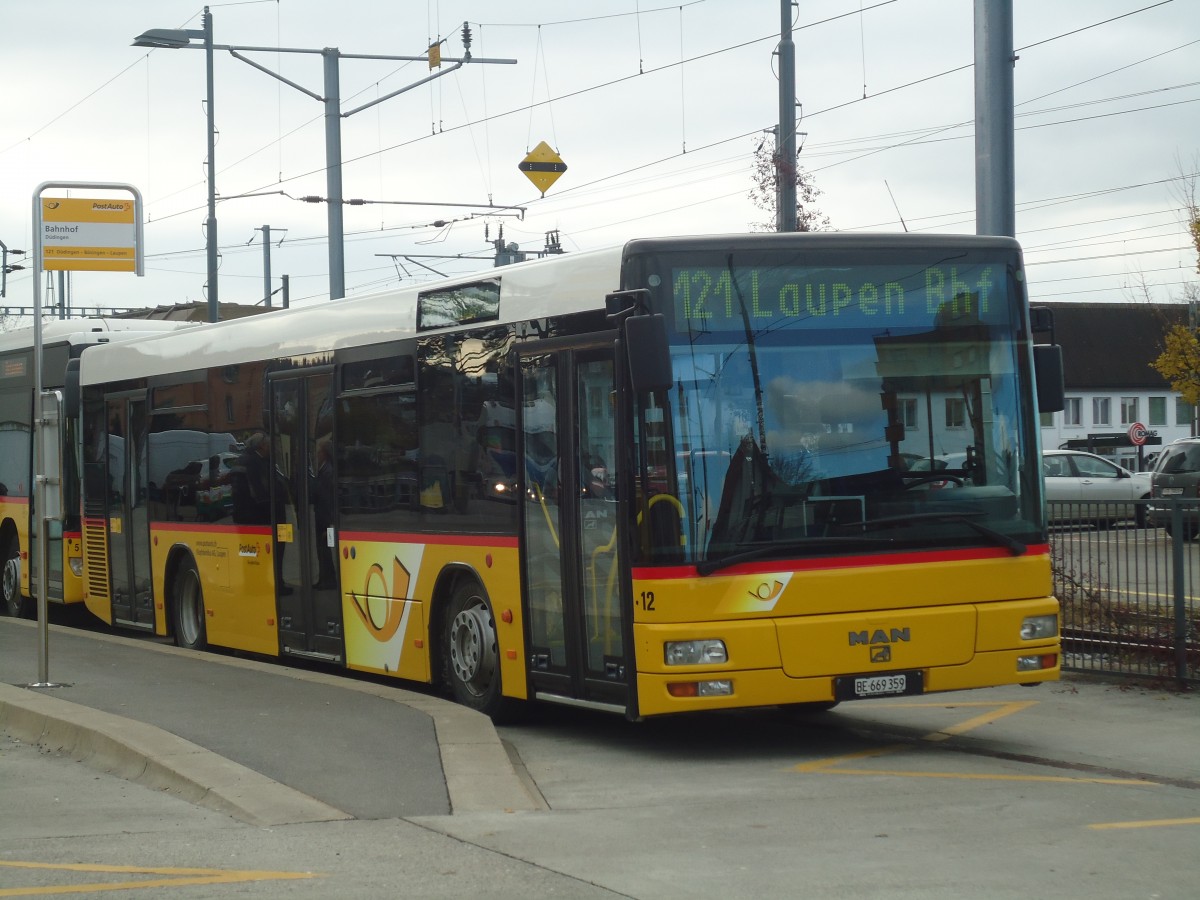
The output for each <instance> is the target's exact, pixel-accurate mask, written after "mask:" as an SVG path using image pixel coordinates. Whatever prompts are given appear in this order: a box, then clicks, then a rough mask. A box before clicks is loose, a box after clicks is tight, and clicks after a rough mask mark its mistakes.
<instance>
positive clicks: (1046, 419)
mask: <svg viewBox="0 0 1200 900" xmlns="http://www.w3.org/2000/svg"><path fill="white" fill-rule="evenodd" d="M1038 421H1039V422H1040V423H1041V426H1042V427H1043V428H1053V427H1054V413H1052V412H1044V413H1038Z"/></svg>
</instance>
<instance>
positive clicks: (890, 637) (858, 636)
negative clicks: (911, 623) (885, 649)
mask: <svg viewBox="0 0 1200 900" xmlns="http://www.w3.org/2000/svg"><path fill="white" fill-rule="evenodd" d="M911 640H912V635H911V634H910V632H909V630H908V628H893V629H891V631H890V632H889V631H884V630H883V629H882V628H876V629H875V630H874V631H873V632H866V631H851V632H850V646H851V647H856V646H858V645H859V644H868V645H875V644H899V643H908V642H909V641H911Z"/></svg>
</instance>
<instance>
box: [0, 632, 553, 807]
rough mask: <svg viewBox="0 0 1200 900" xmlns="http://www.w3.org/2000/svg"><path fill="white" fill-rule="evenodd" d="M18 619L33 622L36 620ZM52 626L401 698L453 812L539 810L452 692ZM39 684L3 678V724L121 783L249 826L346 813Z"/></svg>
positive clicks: (477, 719) (485, 725) (489, 730)
mask: <svg viewBox="0 0 1200 900" xmlns="http://www.w3.org/2000/svg"><path fill="white" fill-rule="evenodd" d="M10 621H11V620H10ZM20 624H22V625H27V626H28V627H31V628H36V623H34V622H28V623H26V622H22V623H20ZM50 630H51V632H52V633H53V632H54V631H56V630H60V631H63V632H64V633H70V634H72V635H74V636H77V637H85V638H89V639H92V640H98V641H111V642H115V643H122V644H125V645H129V646H135V647H137V648H138V649H139V650H145V651H149V652H156V653H172V654H180V655H184V656H190V657H191V658H193V659H199V660H203V661H204V662H206V663H214V664H218V665H224V666H232V667H236V668H245V669H252V670H256V671H260V672H266V673H270V674H273V675H279V676H283V677H286V678H293V679H295V680H297V681H308V682H312V683H317V684H323V685H330V686H333V687H338V688H342V689H344V690H354V691H360V692H362V693H368V694H372V695H374V696H377V697H380V698H383V699H386V700H392V701H394V702H396V703H402V704H404V705H406V706H409V707H411V708H413V709H415V710H417V711H419V712H421V713H423V714H425V715H427V716H429V717H430V718H431V719H432V720H433V723H434V729H435V734H436V736H437V741H438V751H439V753H440V756H441V762H442V773H443V776H444V777H445V779H446V790H447V793H448V795H449V798H450V809H451V811H452V812H453V813H460V812H500V811H517V810H523V811H529V810H540V809H544V808H545V807H544V805H543V804H542V803H541V802H539V800H537V799H535V798H534V797H533V796H531V794H530V792H529V791H528V790H527V789H526V787H525V784H524V782H523V781H522V779H521V777H520V775H519V774H518V773H517V771H516V769H515V768H514V767H513V764H512V761H511V760H510V758H509V756H508V753H507V751H506V750H505V749H504V746H503V744H502V743H501V742H500V738H499V736H498V735H497V734H496V729H495V727H494V726H493V725H492V721H491V719H489V718H488V717H487V716H485V715H483V714H482V713H478V712H475V711H474V710H471V709H467V708H466V707H464V706H460V705H459V704H457V703H452V702H450V701H449V700H442V699H440V698H438V697H432V696H425V695H423V694H418V693H414V692H412V691H407V690H405V689H403V688H401V687H393V686H391V685H379V684H372V683H369V682H360V681H355V680H353V679H351V678H346V677H341V676H337V675H326V674H324V673H319V672H308V671H304V670H299V669H292V668H289V667H288V666H287V665H286V664H285V663H267V662H259V661H257V660H248V659H237V658H233V657H224V656H219V655H217V654H212V653H203V652H197V651H193V650H184V649H181V648H179V647H174V646H170V645H165V644H157V643H150V642H148V641H145V640H135V639H131V638H125V637H121V636H118V635H109V634H97V633H93V632H87V631H79V630H76V629H67V628H63V627H62V626H54V625H51V626H50ZM40 690H51V689H26V688H19V687H13V686H11V685H6V684H0V730H5V731H7V732H9V733H10V734H11V735H13V736H14V737H16V738H19V739H21V740H23V741H26V742H28V743H34V744H37V745H38V746H39V747H42V748H44V749H47V750H52V751H58V752H62V753H65V754H67V755H69V756H71V757H72V758H73V759H76V760H78V761H80V762H83V763H86V764H88V765H90V766H93V767H95V768H98V769H101V770H102V771H105V772H108V773H111V774H113V775H117V776H118V777H121V778H125V779H126V780H128V781H134V782H137V783H139V784H143V785H145V786H147V787H151V788H153V789H155V790H165V791H168V792H170V793H173V794H177V795H178V796H180V797H182V798H183V799H185V800H188V801H189V802H192V803H195V804H197V805H199V806H204V807H207V808H209V809H215V810H219V811H221V812H225V813H228V814H229V815H232V816H234V817H235V818H237V819H240V820H241V821H244V822H248V823H250V824H255V825H281V824H286V823H294V822H324V821H332V820H337V819H349V818H352V817H351V816H349V815H348V814H346V813H344V812H342V811H341V810H338V809H334V808H333V807H331V806H328V805H326V804H324V803H321V802H320V801H319V800H316V799H314V798H312V797H309V796H308V795H307V794H303V793H301V792H299V791H296V790H294V789H293V788H290V787H287V786H286V785H282V784H279V783H278V782H276V781H274V780H272V779H270V778H267V777H266V776H265V775H261V774H259V773H257V772H254V771H253V770H251V769H248V768H246V767H244V766H241V765H239V764H237V763H234V762H232V761H230V760H227V759H225V758H224V757H222V756H220V755H218V754H216V753H213V752H212V751H210V750H206V749H205V748H203V747H200V746H199V745H197V744H193V743H192V742H191V741H187V740H184V739H183V738H180V737H178V736H176V735H174V734H171V733H170V732H167V731H164V730H163V729H160V728H156V727H154V726H152V725H147V724H145V723H142V722H138V721H136V720H133V719H128V718H124V717H121V716H116V715H112V714H110V713H105V712H100V711H99V710H94V709H91V708H90V707H86V706H81V705H79V704H75V703H71V702H68V701H66V700H60V699H58V698H56V697H52V696H49V695H48V694H45V693H39V691H40Z"/></svg>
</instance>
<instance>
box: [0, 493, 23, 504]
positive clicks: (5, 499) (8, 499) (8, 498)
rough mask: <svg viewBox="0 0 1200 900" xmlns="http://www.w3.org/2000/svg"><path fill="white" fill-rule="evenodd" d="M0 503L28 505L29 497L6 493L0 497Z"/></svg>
mask: <svg viewBox="0 0 1200 900" xmlns="http://www.w3.org/2000/svg"><path fill="white" fill-rule="evenodd" d="M0 503H19V504H21V505H22V506H28V505H29V498H28V497H20V496H15V495H13V494H5V495H4V496H2V497H0Z"/></svg>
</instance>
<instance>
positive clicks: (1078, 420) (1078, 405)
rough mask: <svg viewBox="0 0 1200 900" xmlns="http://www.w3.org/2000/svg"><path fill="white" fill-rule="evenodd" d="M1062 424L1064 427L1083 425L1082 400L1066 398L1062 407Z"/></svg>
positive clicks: (1079, 398)
mask: <svg viewBox="0 0 1200 900" xmlns="http://www.w3.org/2000/svg"><path fill="white" fill-rule="evenodd" d="M1063 424H1064V425H1082V424H1083V398H1081V397H1068V398H1067V400H1066V405H1064V406H1063Z"/></svg>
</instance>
